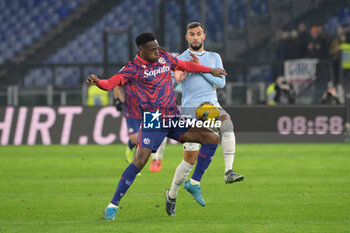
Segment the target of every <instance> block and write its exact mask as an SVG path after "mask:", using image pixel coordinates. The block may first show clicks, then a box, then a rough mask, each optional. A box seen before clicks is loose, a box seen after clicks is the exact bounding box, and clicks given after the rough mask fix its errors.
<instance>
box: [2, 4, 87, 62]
mask: <svg viewBox="0 0 350 233" xmlns="http://www.w3.org/2000/svg"><path fill="white" fill-rule="evenodd" d="M83 1H84V0H76V1H70V0H57V1H56V0H50V1H44V0H4V1H0V25H1V26H0V42H1V43H0V64H3V63H4V62H5V61H6V60H8V59H11V58H13V57H14V55H15V54H16V53H18V52H19V51H21V50H22V49H23V48H24V47H26V46H28V45H30V44H32V43H33V41H34V40H35V39H37V38H39V37H41V36H42V35H43V34H44V33H45V32H47V31H49V30H50V29H51V28H52V27H53V26H54V25H56V24H57V23H59V22H60V21H61V20H62V19H63V18H65V17H67V16H68V15H69V14H70V13H71V12H72V11H74V10H75V9H76V8H77V7H78V6H79V4H80V3H82V2H83Z"/></svg>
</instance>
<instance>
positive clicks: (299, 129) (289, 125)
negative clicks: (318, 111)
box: [277, 116, 344, 135]
mask: <svg viewBox="0 0 350 233" xmlns="http://www.w3.org/2000/svg"><path fill="white" fill-rule="evenodd" d="M277 129H278V132H279V133H280V134H283V135H288V134H290V133H293V134H296V135H303V134H310V135H311V134H318V135H324V134H327V133H330V134H333V135H338V134H341V133H342V132H343V130H344V125H343V118H342V117H340V116H330V117H328V116H316V117H315V119H314V120H308V119H306V117H304V116H295V117H290V116H281V117H280V118H278V121H277Z"/></svg>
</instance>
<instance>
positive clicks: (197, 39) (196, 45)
mask: <svg viewBox="0 0 350 233" xmlns="http://www.w3.org/2000/svg"><path fill="white" fill-rule="evenodd" d="M205 37H206V35H205V32H204V26H203V24H201V23H199V22H192V23H189V24H188V25H187V27H186V36H185V38H186V40H187V42H188V46H189V47H190V48H191V50H193V51H202V50H203V48H204V46H203V44H204V40H205Z"/></svg>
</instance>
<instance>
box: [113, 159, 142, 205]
mask: <svg viewBox="0 0 350 233" xmlns="http://www.w3.org/2000/svg"><path fill="white" fill-rule="evenodd" d="M139 172H140V169H138V168H137V167H136V166H135V165H134V164H133V163H131V164H130V165H129V166H128V167H127V168H126V169H125V171H124V172H123V174H122V177H121V178H120V181H119V184H118V187H117V190H116V191H115V193H114V196H113V199H112V201H111V203H112V204H114V205H119V202H120V199H122V197H123V196H124V195H125V193H126V192H127V191H128V189H129V187H130V186H131V184H132V182H134V180H135V177H136V175H137V173H139Z"/></svg>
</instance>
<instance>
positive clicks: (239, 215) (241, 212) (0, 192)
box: [0, 144, 350, 233]
mask: <svg viewBox="0 0 350 233" xmlns="http://www.w3.org/2000/svg"><path fill="white" fill-rule="evenodd" d="M124 149H125V147H124V146H121V145H114V146H95V145H89V146H32V147H29V146H23V147H22V146H21V147H14V146H8V147H0V232H66V233H67V232H249V233H254V232H259V233H260V232H269V233H274V232H278V233H279V232H307V233H310V232H327V233H328V232H350V146H349V145H344V144H327V145H321V144H313V145H307V144H283V145H282V144H274V145H272V144H271V145H266V144H265V145H248V144H244V145H238V146H237V151H236V161H235V167H236V169H237V171H238V172H240V173H242V174H244V175H245V176H246V179H245V180H244V181H243V182H240V183H236V184H228V185H226V184H225V183H224V176H223V175H224V160H223V156H222V152H221V149H219V150H218V151H217V153H216V154H215V156H214V160H213V162H212V164H211V165H210V167H209V169H208V170H207V172H206V174H205V175H204V177H203V180H202V193H203V197H204V199H205V200H206V202H207V206H206V207H201V206H199V205H198V204H197V203H196V202H194V201H193V199H192V197H191V196H190V195H189V194H188V193H187V192H186V191H185V190H183V189H181V190H180V192H179V196H178V199H177V206H176V210H177V216H176V217H169V216H167V214H166V212H165V203H164V202H165V201H164V190H165V189H166V188H168V187H169V186H170V184H171V180H172V177H173V173H174V170H175V168H176V166H177V164H178V163H179V162H180V161H181V159H182V148H181V146H179V145H177V146H170V145H169V146H167V147H166V149H165V159H164V161H163V170H162V171H161V172H160V173H151V172H149V170H148V167H149V165H147V167H146V168H145V169H144V170H143V171H142V176H139V177H137V178H136V180H135V182H134V184H133V185H132V187H131V188H130V189H129V191H128V193H127V195H126V196H125V197H124V198H123V199H122V202H121V204H120V210H118V213H117V216H116V221H105V220H102V219H101V217H102V216H103V210H104V208H105V206H106V205H107V204H108V202H109V201H110V200H111V198H112V196H113V194H114V191H115V188H116V185H117V182H118V181H119V178H120V175H121V173H122V172H123V170H124V169H125V167H126V166H127V164H126V162H125V161H124V157H123V154H124Z"/></svg>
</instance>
